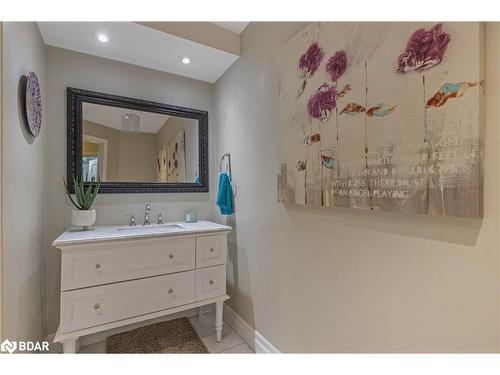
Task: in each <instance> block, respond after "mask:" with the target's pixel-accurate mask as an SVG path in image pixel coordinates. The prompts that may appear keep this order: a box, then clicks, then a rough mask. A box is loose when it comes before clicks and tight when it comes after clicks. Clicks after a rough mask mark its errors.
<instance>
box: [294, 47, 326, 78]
mask: <svg viewBox="0 0 500 375" xmlns="http://www.w3.org/2000/svg"><path fill="white" fill-rule="evenodd" d="M324 56H325V53H324V52H323V49H322V48H321V47H319V46H318V43H313V44H311V45H310V46H309V48H308V49H307V51H306V53H304V54H303V55H302V56H300V59H299V69H300V75H301V77H302V78H304V79H307V78H309V77H311V76H312V75H313V74H314V72H315V71H316V70H317V69H318V67H319V65H320V64H321V61H322V60H323V57H324Z"/></svg>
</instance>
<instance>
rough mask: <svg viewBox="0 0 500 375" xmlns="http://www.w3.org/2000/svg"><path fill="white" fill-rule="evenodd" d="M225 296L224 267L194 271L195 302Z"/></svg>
mask: <svg viewBox="0 0 500 375" xmlns="http://www.w3.org/2000/svg"><path fill="white" fill-rule="evenodd" d="M224 294H226V265H225V264H224V265H222V266H216V267H207V268H202V269H199V270H196V301H201V300H204V299H208V298H213V297H218V296H223V295H224Z"/></svg>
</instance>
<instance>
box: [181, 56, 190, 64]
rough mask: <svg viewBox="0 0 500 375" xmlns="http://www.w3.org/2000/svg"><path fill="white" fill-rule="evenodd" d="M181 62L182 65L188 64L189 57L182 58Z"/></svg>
mask: <svg viewBox="0 0 500 375" xmlns="http://www.w3.org/2000/svg"><path fill="white" fill-rule="evenodd" d="M181 61H182V63H183V64H189V63H190V62H191V57H189V56H184V57H183V58H182V60H181Z"/></svg>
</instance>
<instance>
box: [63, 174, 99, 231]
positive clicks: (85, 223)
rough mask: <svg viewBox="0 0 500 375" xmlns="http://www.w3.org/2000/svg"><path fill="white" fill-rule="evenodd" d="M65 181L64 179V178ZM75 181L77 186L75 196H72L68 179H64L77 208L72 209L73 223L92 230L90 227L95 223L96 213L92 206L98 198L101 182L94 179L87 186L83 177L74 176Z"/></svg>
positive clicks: (68, 192) (67, 190)
mask: <svg viewBox="0 0 500 375" xmlns="http://www.w3.org/2000/svg"><path fill="white" fill-rule="evenodd" d="M63 181H64V180H63ZM73 183H74V186H75V197H74V198H73V197H72V196H71V193H70V190H69V188H68V185H67V184H66V181H64V186H65V187H66V193H67V194H68V197H69V199H70V201H71V203H73V205H74V206H75V207H76V208H77V209H76V210H73V211H71V223H72V224H73V225H74V226H76V227H83V230H90V227H91V226H92V225H94V223H95V219H96V214H95V209H94V208H92V205H93V204H94V201H95V199H96V198H97V193H98V192H99V188H100V187H101V183H100V182H95V180H94V179H92V181H91V182H90V184H88V186H87V187H85V183H84V181H83V178H80V177H77V178H74V177H73Z"/></svg>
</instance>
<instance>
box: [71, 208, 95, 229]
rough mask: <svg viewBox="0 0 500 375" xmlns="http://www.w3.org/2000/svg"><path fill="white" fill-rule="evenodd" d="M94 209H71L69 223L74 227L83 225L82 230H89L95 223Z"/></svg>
mask: <svg viewBox="0 0 500 375" xmlns="http://www.w3.org/2000/svg"><path fill="white" fill-rule="evenodd" d="M95 217H96V215H95V209H94V208H93V209H91V210H73V211H71V224H73V225H74V226H75V227H83V230H89V229H90V227H91V226H92V225H94V223H95Z"/></svg>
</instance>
